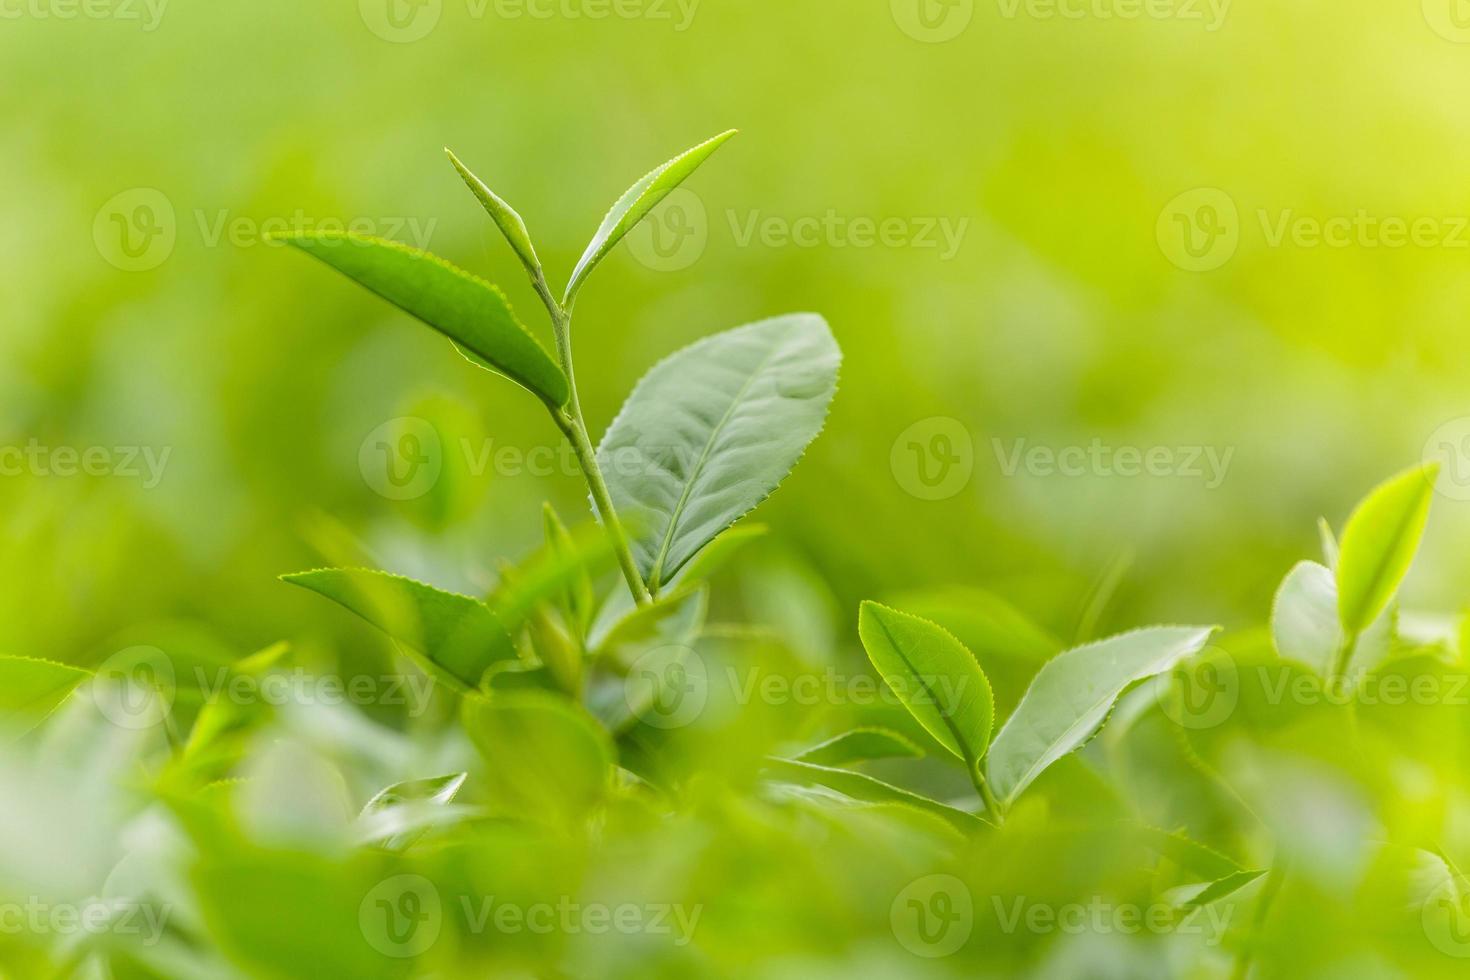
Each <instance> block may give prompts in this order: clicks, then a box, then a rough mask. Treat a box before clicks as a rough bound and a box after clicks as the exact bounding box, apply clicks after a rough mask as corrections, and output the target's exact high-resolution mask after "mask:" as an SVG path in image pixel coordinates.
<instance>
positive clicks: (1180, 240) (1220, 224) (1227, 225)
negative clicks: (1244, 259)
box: [1154, 187, 1240, 272]
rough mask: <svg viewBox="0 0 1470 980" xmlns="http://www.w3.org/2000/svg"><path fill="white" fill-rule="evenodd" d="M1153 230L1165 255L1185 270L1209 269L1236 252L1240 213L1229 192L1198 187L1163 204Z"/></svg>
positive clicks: (1199, 270) (1207, 270)
mask: <svg viewBox="0 0 1470 980" xmlns="http://www.w3.org/2000/svg"><path fill="white" fill-rule="evenodd" d="M1154 233H1155V235H1156V236H1157V237H1158V241H1159V250H1160V251H1161V252H1163V253H1164V258H1166V259H1168V260H1169V261H1170V262H1173V263H1174V264H1175V265H1177V266H1178V267H1179V268H1181V269H1183V270H1185V271H1186V272H1209V271H1210V270H1211V269H1218V268H1220V266H1222V265H1224V264H1225V263H1226V262H1229V261H1230V259H1231V257H1232V256H1234V255H1235V249H1236V247H1237V246H1238V245H1239V244H1240V215H1239V212H1237V211H1236V209H1235V201H1234V200H1233V199H1232V198H1231V197H1230V195H1229V194H1226V193H1225V192H1224V191H1222V190H1219V189H1218V188H1214V187H1197V188H1195V189H1194V190H1192V191H1185V192H1184V193H1183V194H1180V195H1179V196H1178V197H1176V198H1174V200H1172V201H1170V202H1169V203H1168V204H1166V205H1164V209H1163V210H1162V211H1160V212H1159V220H1158V224H1157V225H1156V226H1155V228H1154Z"/></svg>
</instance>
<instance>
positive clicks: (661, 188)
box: [562, 129, 736, 309]
mask: <svg viewBox="0 0 1470 980" xmlns="http://www.w3.org/2000/svg"><path fill="white" fill-rule="evenodd" d="M735 133H736V131H735V130H733V129H732V130H729V131H728V132H724V133H721V134H720V135H718V136H716V137H714V138H713V139H710V140H706V141H705V142H703V143H701V144H699V145H698V146H696V147H693V148H691V149H688V150H685V151H684V152H683V153H681V154H679V155H678V156H676V157H674V158H673V159H672V160H670V161H668V162H667V163H665V164H663V165H662V166H660V167H657V168H656V169H654V170H653V171H651V172H650V173H647V174H645V175H644V176H643V177H642V179H640V180H639V181H638V182H637V183H636V184H634V185H633V186H632V187H630V188H628V190H627V191H626V192H625V193H624V194H623V196H622V197H620V198H618V200H617V203H615V204H614V205H613V206H612V209H611V210H609V211H608V212H607V215H606V216H605V217H604V218H603V219H602V224H601V225H599V226H598V229H597V234H595V235H593V236H592V241H591V242H590V243H588V245H587V251H585V252H583V253H582V258H581V259H580V260H579V261H578V262H577V267H576V268H575V269H574V270H572V278H571V281H570V282H568V283H567V291H566V296H565V298H564V299H563V300H562V305H563V306H565V307H566V308H567V309H571V307H572V303H573V302H575V301H576V298H577V292H578V290H580V289H581V288H582V283H583V282H584V281H585V280H586V279H587V277H588V276H589V275H591V273H592V270H593V269H595V268H596V267H597V263H599V262H601V261H602V260H603V258H604V257H605V256H606V255H607V253H608V252H611V251H612V250H613V248H614V247H615V246H616V245H617V244H618V242H620V241H622V240H623V236H625V235H627V234H628V232H630V231H632V230H633V228H634V227H635V226H636V225H637V224H638V222H640V221H642V220H643V219H644V218H646V217H648V213H649V212H650V211H652V210H653V209H654V208H655V207H657V206H658V203H659V202H660V201H662V200H663V199H664V198H665V197H668V195H669V192H670V191H672V190H673V189H674V188H676V187H678V186H679V185H680V184H682V183H683V182H684V180H685V178H687V177H688V176H689V175H690V174H692V173H694V171H695V170H696V169H698V167H699V165H700V164H701V163H704V161H705V160H707V159H709V156H710V154H711V153H714V152H715V151H716V150H718V149H719V148H720V147H721V146H722V145H723V144H724V143H725V141H726V140H728V139H729V138H730V137H732V136H734V135H735Z"/></svg>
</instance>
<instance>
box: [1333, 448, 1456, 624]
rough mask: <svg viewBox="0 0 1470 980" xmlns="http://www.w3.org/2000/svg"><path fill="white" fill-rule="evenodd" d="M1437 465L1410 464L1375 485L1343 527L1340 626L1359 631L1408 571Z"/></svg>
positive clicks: (1378, 612)
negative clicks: (1409, 467)
mask: <svg viewBox="0 0 1470 980" xmlns="http://www.w3.org/2000/svg"><path fill="white" fill-rule="evenodd" d="M1438 475H1439V464H1438V463H1432V464H1430V465H1428V466H1415V467H1413V468H1412V469H1409V470H1406V471H1404V472H1403V473H1400V474H1399V475H1398V476H1395V477H1393V478H1392V479H1390V480H1388V481H1387V482H1385V483H1383V484H1380V485H1379V486H1378V487H1376V488H1375V489H1374V490H1373V491H1372V492H1371V493H1369V494H1368V496H1367V498H1365V499H1364V500H1363V502H1362V503H1361V504H1359V505H1358V508H1357V510H1355V511H1353V515H1352V516H1351V517H1349V518H1348V522H1347V526H1346V527H1345V528H1343V532H1342V545H1341V550H1340V552H1339V556H1338V563H1337V591H1338V595H1337V610H1338V618H1339V619H1340V620H1341V622H1342V628H1343V629H1344V630H1346V631H1347V632H1348V633H1350V634H1357V633H1361V632H1363V630H1364V629H1366V628H1367V627H1368V626H1369V624H1371V623H1372V622H1373V621H1374V620H1375V619H1377V618H1378V617H1379V616H1380V615H1382V613H1383V611H1384V610H1385V609H1386V608H1388V604H1389V602H1390V601H1392V599H1393V597H1394V593H1396V592H1397V591H1398V588H1399V584H1400V583H1401V582H1403V580H1404V576H1405V575H1406V574H1408V571H1409V565H1410V564H1411V563H1412V562H1413V560H1414V552H1416V551H1417V550H1418V549H1419V539H1420V538H1421V537H1423V535H1424V524H1425V522H1426V521H1427V520H1428V518H1429V501H1430V499H1431V498H1432V496H1433V494H1434V481H1435V479H1436V478H1437V477H1438Z"/></svg>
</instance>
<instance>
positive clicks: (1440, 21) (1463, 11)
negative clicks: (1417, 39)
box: [1421, 0, 1470, 44]
mask: <svg viewBox="0 0 1470 980" xmlns="http://www.w3.org/2000/svg"><path fill="white" fill-rule="evenodd" d="M1421 6H1422V7H1423V9H1424V22H1425V23H1426V24H1428V25H1429V28H1430V30H1432V31H1434V33H1436V34H1438V35H1439V36H1440V37H1442V38H1444V39H1445V40H1446V41H1454V42H1455V43H1456V44H1470V3H1467V2H1466V0H1423V2H1422V4H1421Z"/></svg>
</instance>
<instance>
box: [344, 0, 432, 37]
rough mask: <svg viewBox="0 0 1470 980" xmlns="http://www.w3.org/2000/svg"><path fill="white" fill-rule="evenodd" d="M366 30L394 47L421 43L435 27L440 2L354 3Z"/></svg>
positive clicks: (377, 0) (374, 0)
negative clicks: (391, 43) (415, 42)
mask: <svg viewBox="0 0 1470 980" xmlns="http://www.w3.org/2000/svg"><path fill="white" fill-rule="evenodd" d="M357 10H358V13H360V14H362V22H363V23H364V24H366V25H367V27H368V30H370V31H372V32H373V33H374V34H376V35H378V37H380V38H382V39H383V40H385V41H392V42H393V43H394V44H411V43H413V42H414V41H420V40H423V39H424V38H425V37H427V36H428V35H429V32H430V31H432V30H433V29H434V28H435V27H438V26H439V15H440V14H442V13H443V12H444V0H357Z"/></svg>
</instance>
